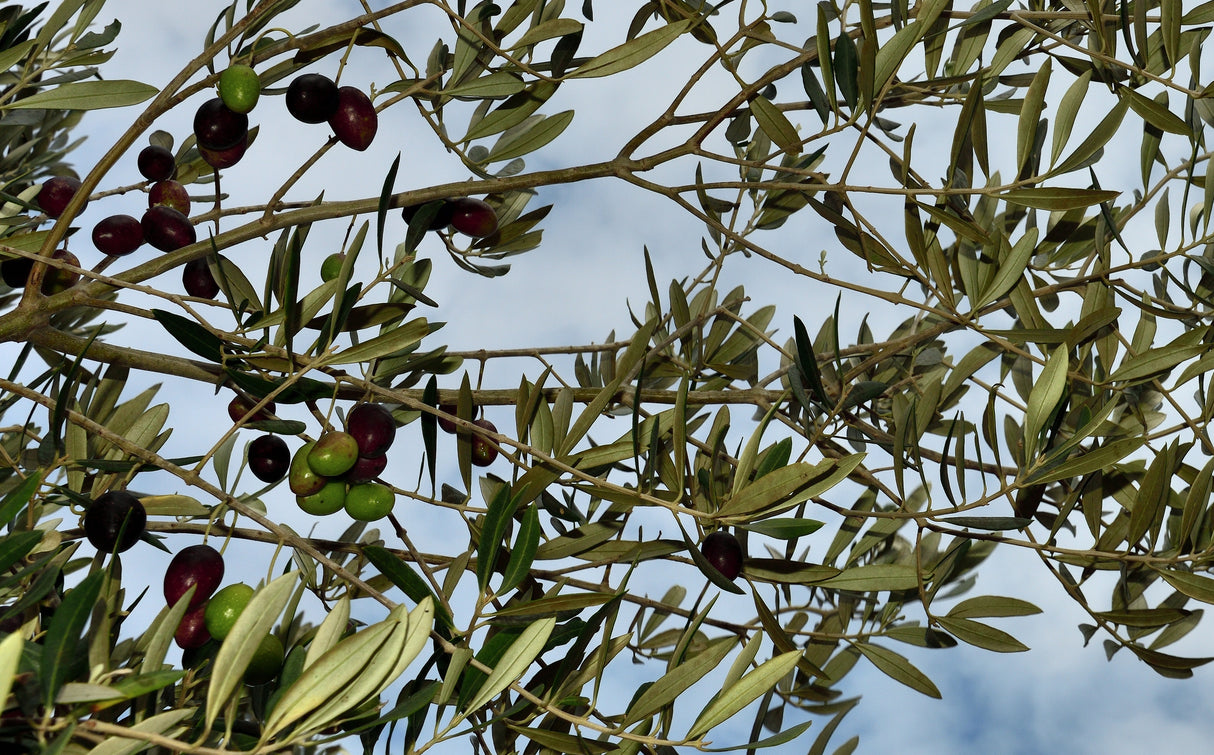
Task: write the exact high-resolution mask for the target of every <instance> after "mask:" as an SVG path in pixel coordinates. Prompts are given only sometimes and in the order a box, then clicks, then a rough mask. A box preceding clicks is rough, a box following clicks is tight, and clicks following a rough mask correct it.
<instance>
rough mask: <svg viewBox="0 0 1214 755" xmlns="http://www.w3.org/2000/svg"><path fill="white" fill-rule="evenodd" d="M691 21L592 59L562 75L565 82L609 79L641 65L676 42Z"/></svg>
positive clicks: (620, 46) (680, 22)
mask: <svg viewBox="0 0 1214 755" xmlns="http://www.w3.org/2000/svg"><path fill="white" fill-rule="evenodd" d="M691 23H692V19H683V20H682V21H676V22H674V23H672V24H667V25H665V26H663V27H662V28H660V29H655V30H653V31H651V32H648V33H646V34H642V35H640V36H639V37H634V38H633V39H630V40H629V41H627V42H625V43H624V44H622V45H619V46H618V47H613V48H611V49H610V50H608V51H607V52H604V53H602V54H601V55H596V56H594V57H593V58H591V59H590V60H588V61H586V62H585V63H583V64H582V65H580V66H578V67H577V68H575V69H574V70H572V71H570V72H569V73H568V74H566V76H565V78H567V79H585V78H592V77H596V76H611V75H613V74H617V73H620V72H621V71H627V70H628V69H629V68H633V67H635V66H638V65H640V64H641V63H644V62H645V61H646V60H648V59H650V58H652V57H653V56H654V55H657V54H658V53H659V52H661V51H662V50H663V49H665V47H666V46H667V45H669V44H670V43H671V42H673V41H675V40H676V39H678V38H679V36H680V35H682V34H683V32H685V31H687V28H688V27H689V26H691Z"/></svg>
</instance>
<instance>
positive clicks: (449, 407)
mask: <svg viewBox="0 0 1214 755" xmlns="http://www.w3.org/2000/svg"><path fill="white" fill-rule="evenodd" d="M438 410H439V411H440V412H443V413H444V414H449V415H451V416H453V417H454V416H456V412H457V409H456V406H455V405H454V404H442V405H440V406H439V407H438ZM472 424H473V425H475V426H477V427H479V428H480V429H482V430H484V431H485V432H486V433H496V432H497V426H496V425H494V424H493V423H492V422H490V421H489V420H487V419H485V418H484V417H479V418H477V419H474V420H472ZM438 426H439V427H440V428H441V429H442V431H443V432H446V433H452V434H455V433H458V432H462V431H461V430H460V429H459V428H458V427H457V426H456V424H455V423H454V422H452V421H451V420H450V419H447V418H446V417H442V416H440V417H439V418H438ZM497 454H498V447H497V444H496V443H494V442H493V441H492V440H490V439H489V437H488V435H487V434H482V433H473V434H472V463H473V464H475V465H476V466H478V467H487V466H489V465H490V464H492V463H493V462H494V460H496V459H497Z"/></svg>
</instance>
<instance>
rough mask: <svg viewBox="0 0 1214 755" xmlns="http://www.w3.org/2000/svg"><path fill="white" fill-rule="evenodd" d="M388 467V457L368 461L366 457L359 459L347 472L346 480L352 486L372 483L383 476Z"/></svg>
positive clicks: (385, 455)
mask: <svg viewBox="0 0 1214 755" xmlns="http://www.w3.org/2000/svg"><path fill="white" fill-rule="evenodd" d="M387 467H388V455H387V454H384V455H382V456H376V457H375V458H372V459H368V458H367V457H365V456H360V457H358V461H356V462H354V466H352V467H350V469H349V470H348V471H347V472H346V475H345V480H346V482H348V483H350V484H351V485H357V484H359V483H360V482H371V481H372V480H374V479H375V478H376V477H379V476H380V475H381V474H383V471H384V470H385V469H387Z"/></svg>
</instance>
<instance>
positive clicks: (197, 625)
mask: <svg viewBox="0 0 1214 755" xmlns="http://www.w3.org/2000/svg"><path fill="white" fill-rule="evenodd" d="M206 617H207V607H206V606H205V605H198V606H196V607H194V608H191V609H190V610H188V611H186V613H185V616H182V617H181V623H180V624H178V625H177V631H176V632H174V633H173V641H174V642H176V643H177V647H179V648H181V649H182V650H191V649H194V648H200V647H202V646H203V645H205V644H207V643H208V642H209V641H210V640H211V633H210V632H208V631H207V618H206Z"/></svg>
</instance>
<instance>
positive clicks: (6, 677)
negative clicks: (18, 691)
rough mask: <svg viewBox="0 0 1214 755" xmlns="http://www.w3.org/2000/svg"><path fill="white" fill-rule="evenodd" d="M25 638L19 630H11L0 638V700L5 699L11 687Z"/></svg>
mask: <svg viewBox="0 0 1214 755" xmlns="http://www.w3.org/2000/svg"><path fill="white" fill-rule="evenodd" d="M24 645H25V640H24V638H23V637H22V636H21V633H20V632H12V633H11V634H9V635H8V636H7V637H5V638H4V639H3V640H0V700H7V699H8V693H9V691H10V690H12V688H13V677H15V676H16V675H17V664H18V662H20V660H21V650H22V648H23V646H24Z"/></svg>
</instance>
